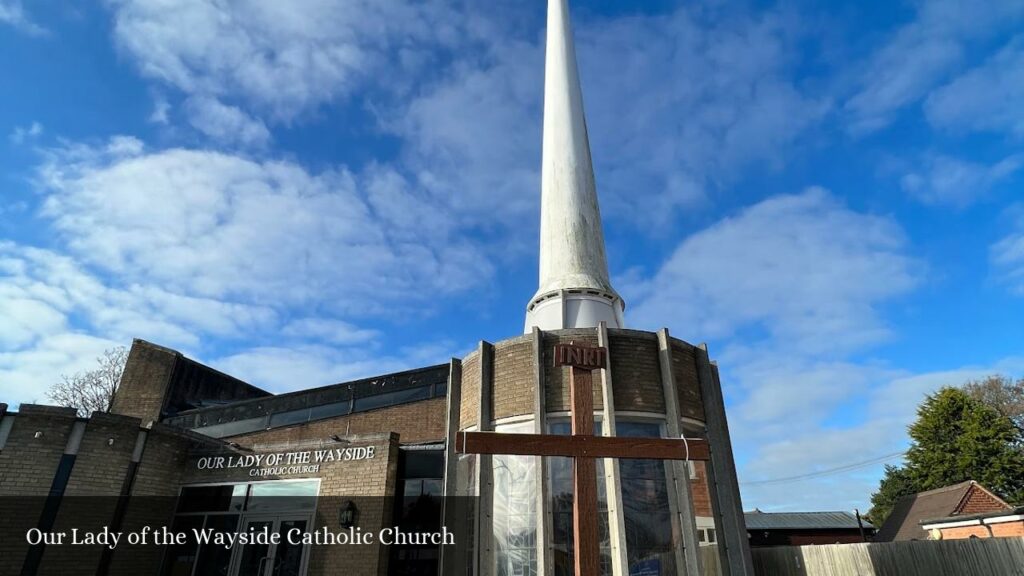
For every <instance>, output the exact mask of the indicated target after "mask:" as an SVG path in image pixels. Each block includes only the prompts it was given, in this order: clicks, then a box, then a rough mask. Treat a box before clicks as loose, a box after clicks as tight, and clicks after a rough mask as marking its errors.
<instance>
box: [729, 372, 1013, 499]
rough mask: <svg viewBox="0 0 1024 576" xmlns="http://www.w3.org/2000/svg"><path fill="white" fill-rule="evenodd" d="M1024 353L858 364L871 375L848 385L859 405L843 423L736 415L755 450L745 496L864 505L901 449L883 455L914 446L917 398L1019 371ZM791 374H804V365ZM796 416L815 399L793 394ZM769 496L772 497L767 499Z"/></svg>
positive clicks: (851, 401) (746, 469) (744, 440)
mask: <svg viewBox="0 0 1024 576" xmlns="http://www.w3.org/2000/svg"><path fill="white" fill-rule="evenodd" d="M1022 371H1024V358H1021V357H1009V358H1004V359H1002V360H999V361H997V362H994V363H992V364H991V365H989V366H963V367H958V368H953V369H949V370H940V371H935V372H925V373H919V374H909V373H905V372H903V373H900V372H899V371H895V370H880V369H870V370H867V371H866V370H864V369H863V368H861V369H857V368H856V367H854V372H859V373H860V375H859V376H857V377H858V378H859V377H861V376H867V378H864V379H863V380H862V381H858V382H856V383H855V384H854V383H852V382H849V381H847V382H845V383H849V384H853V385H852V386H851V387H850V389H849V390H848V395H849V398H848V399H847V400H846V404H845V406H857V407H858V410H857V412H856V413H852V412H853V411H851V410H849V409H847V410H846V412H847V414H845V415H844V416H843V417H842V418H841V419H842V420H844V421H847V422H849V423H847V424H844V425H841V426H828V427H826V426H823V425H820V424H819V425H811V426H804V425H800V424H799V422H800V420H799V419H797V420H796V425H794V426H784V427H780V428H778V429H775V430H770V429H767V428H763V427H757V426H756V425H753V424H749V423H748V421H747V420H746V419H744V418H742V417H741V418H739V419H736V420H730V428H731V429H733V430H737V431H738V432H739V434H736V433H734V435H733V437H734V440H737V438H738V443H739V444H740V445H741V446H742V448H741V449H746V450H748V451H749V457H748V458H747V459H746V462H745V463H744V464H743V465H741V466H740V470H739V474H740V485H741V488H742V490H743V498H744V504H745V506H746V507H747V508H750V507H752V506H754V505H758V506H761V507H762V508H769V509H771V510H823V509H830V510H835V509H840V510H851V509H853V508H855V507H859V508H860V509H861V512H864V511H866V508H867V507H868V506H869V503H868V500H869V497H870V495H871V493H873V492H874V491H875V490H877V488H878V479H879V478H880V477H881V473H882V469H883V466H884V464H886V463H894V464H898V463H899V461H900V458H899V457H896V458H890V459H888V460H885V461H879V457H880V456H886V455H890V454H894V453H899V452H902V451H904V450H905V449H906V448H907V446H908V439H907V437H906V428H907V426H909V425H910V424H911V423H912V422H913V421H914V419H915V418H916V409H917V406H918V405H919V404H920V403H921V401H922V400H924V397H925V395H927V394H930V393H933V392H935V391H936V390H938V389H939V388H941V387H943V386H959V385H961V384H963V383H965V382H967V381H969V380H976V379H980V378H984V377H985V376H988V375H990V374H1009V375H1014V374H1020V373H1021V372H1022ZM790 378H796V379H802V374H801V373H800V372H794V373H791V374H790ZM792 400H793V401H792V403H791V405H790V406H791V411H790V415H791V416H797V417H798V416H799V415H800V414H801V413H803V412H805V411H813V410H814V408H813V406H814V405H813V404H812V403H810V402H801V401H800V400H799V399H795V398H794V399H792ZM860 462H867V463H868V464H867V465H866V466H859V467H856V468H852V469H850V470H847V471H844V472H841V473H833V474H826V475H823V476H820V477H816V478H809V479H803V480H799V481H786V482H777V483H776V482H772V483H764V484H762V483H761V482H762V481H764V480H771V479H777V478H789V477H793V476H799V475H803V474H811V473H815V472H821V471H827V470H830V469H833V468H839V467H843V466H847V465H850V464H856V463H860ZM765 503H769V504H768V505H767V506H766V505H765Z"/></svg>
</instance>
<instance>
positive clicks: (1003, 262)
mask: <svg viewBox="0 0 1024 576" xmlns="http://www.w3.org/2000/svg"><path fill="white" fill-rule="evenodd" d="M1009 212H1010V213H1011V214H1013V213H1016V216H1017V217H1016V219H1015V222H1014V227H1013V230H1012V231H1011V232H1010V233H1009V234H1007V235H1006V236H1004V237H1003V238H1001V239H1000V240H999V241H997V242H995V243H994V244H992V246H990V247H989V260H990V261H991V263H992V266H993V267H994V269H995V271H996V273H997V274H999V276H1000V277H1001V279H1002V280H1003V282H1005V283H1006V285H1007V286H1009V288H1010V290H1012V291H1013V292H1014V293H1016V294H1018V295H1021V296H1024V210H1022V208H1021V206H1019V205H1018V206H1016V207H1014V208H1011V209H1010V210H1009Z"/></svg>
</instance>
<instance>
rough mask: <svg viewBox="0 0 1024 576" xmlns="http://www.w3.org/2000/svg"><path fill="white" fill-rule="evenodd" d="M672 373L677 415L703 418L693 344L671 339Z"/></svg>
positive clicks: (702, 404)
mask: <svg viewBox="0 0 1024 576" xmlns="http://www.w3.org/2000/svg"><path fill="white" fill-rule="evenodd" d="M672 375H673V377H674V378H675V382H676V389H677V391H678V394H677V396H678V398H679V415H680V416H683V417H685V418H693V419H695V420H700V421H703V420H704V401H703V399H702V398H701V394H700V380H698V379H697V357H696V355H695V354H694V351H693V346H691V345H689V344H687V343H685V342H681V341H679V340H673V341H672Z"/></svg>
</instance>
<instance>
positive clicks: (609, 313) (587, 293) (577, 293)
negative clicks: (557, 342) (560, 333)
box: [524, 288, 626, 334]
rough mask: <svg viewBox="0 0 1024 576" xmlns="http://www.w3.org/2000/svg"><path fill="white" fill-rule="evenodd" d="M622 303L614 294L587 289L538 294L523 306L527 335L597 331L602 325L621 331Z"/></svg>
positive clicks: (623, 324)
mask: <svg viewBox="0 0 1024 576" xmlns="http://www.w3.org/2000/svg"><path fill="white" fill-rule="evenodd" d="M625 307H626V305H625V303H624V302H623V301H622V298H621V297H619V295H618V294H615V293H614V292H606V291H603V290H593V289H589V288H579V289H568V290H552V291H549V292H544V293H540V292H538V293H537V295H536V296H534V297H533V299H532V300H530V304H529V305H528V306H527V307H526V327H525V330H524V332H525V333H527V334H528V333H530V332H532V331H533V327H534V326H536V327H538V328H540V329H541V330H562V329H566V328H596V327H597V326H598V324H600V323H601V322H605V323H606V324H607V325H608V327H609V328H624V327H625V325H626V323H625V318H624V316H623V311H624V310H625Z"/></svg>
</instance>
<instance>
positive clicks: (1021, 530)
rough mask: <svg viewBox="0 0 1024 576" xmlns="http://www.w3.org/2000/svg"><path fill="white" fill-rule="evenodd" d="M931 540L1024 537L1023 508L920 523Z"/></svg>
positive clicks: (935, 519) (934, 519)
mask: <svg viewBox="0 0 1024 576" xmlns="http://www.w3.org/2000/svg"><path fill="white" fill-rule="evenodd" d="M921 529H923V530H925V531H926V532H928V535H929V536H930V537H931V538H932V539H933V540H962V539H964V538H1020V537H1024V506H1018V507H1016V508H1013V509H1011V510H1000V511H998V512H985V513H982V514H968V515H965V516H955V517H951V518H933V519H930V520H922V521H921Z"/></svg>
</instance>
